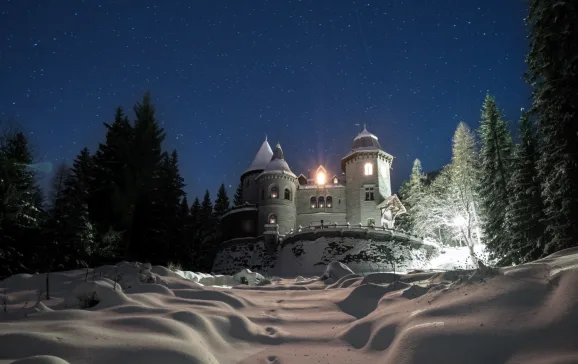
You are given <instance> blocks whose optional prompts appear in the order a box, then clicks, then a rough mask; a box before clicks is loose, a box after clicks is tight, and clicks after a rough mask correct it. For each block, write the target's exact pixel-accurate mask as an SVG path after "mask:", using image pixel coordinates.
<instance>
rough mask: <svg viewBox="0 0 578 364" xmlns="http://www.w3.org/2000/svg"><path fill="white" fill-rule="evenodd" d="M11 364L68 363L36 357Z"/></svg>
mask: <svg viewBox="0 0 578 364" xmlns="http://www.w3.org/2000/svg"><path fill="white" fill-rule="evenodd" d="M12 364H70V363H68V362H67V361H66V360H63V359H60V358H58V357H56V356H51V355H36V356H31V357H28V358H24V359H19V360H16V361H13V362H12Z"/></svg>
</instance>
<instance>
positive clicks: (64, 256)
mask: <svg viewBox="0 0 578 364" xmlns="http://www.w3.org/2000/svg"><path fill="white" fill-rule="evenodd" d="M93 162H94V160H93V158H92V156H91V155H90V152H89V151H88V149H87V148H84V149H82V150H81V151H80V153H79V155H78V156H77V157H76V159H75V160H74V163H73V165H72V168H71V169H70V170H69V171H68V173H66V178H65V180H64V183H62V181H61V176H59V175H57V176H55V179H54V181H53V191H52V194H53V196H55V199H54V203H53V205H52V209H51V211H50V212H49V219H48V221H47V226H46V228H45V230H46V232H45V234H46V236H47V240H48V241H47V243H48V248H49V250H50V252H48V254H50V253H52V259H50V264H49V268H48V270H49V271H50V270H52V269H53V268H60V269H72V268H78V267H84V266H86V265H87V264H88V263H87V262H88V261H89V257H90V256H92V254H93V250H94V249H95V248H94V246H95V239H96V236H95V231H94V229H93V226H92V224H91V222H90V217H89V210H88V198H89V184H90V181H91V178H92V174H93V173H94V163H93ZM61 173H65V172H64V171H62V172H61Z"/></svg>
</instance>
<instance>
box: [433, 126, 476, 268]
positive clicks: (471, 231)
mask: <svg viewBox="0 0 578 364" xmlns="http://www.w3.org/2000/svg"><path fill="white" fill-rule="evenodd" d="M447 172H448V173H449V176H448V178H449V181H448V184H449V185H448V186H447V188H446V190H445V195H446V196H445V205H446V211H448V212H450V214H451V215H449V216H448V219H447V221H446V224H447V225H449V227H451V229H452V230H453V231H454V234H455V235H454V236H455V237H457V238H458V239H459V240H461V241H464V242H465V243H466V245H467V246H468V248H469V250H470V256H471V259H472V262H473V263H474V264H476V265H477V258H476V257H475V253H474V245H476V244H479V243H480V236H481V233H480V221H481V220H482V219H481V218H480V212H479V204H480V201H479V200H480V199H479V195H478V193H477V191H478V183H479V160H478V157H477V151H476V140H475V136H474V134H473V133H472V131H471V130H470V128H469V127H468V126H467V125H466V124H465V123H459V124H458V127H457V129H456V132H455V134H454V138H453V148H452V163H451V164H450V166H449V169H448V171H447ZM438 178H440V177H439V176H438ZM436 179H437V178H436ZM425 213H428V212H427V210H426V211H425ZM447 225H446V226H447Z"/></svg>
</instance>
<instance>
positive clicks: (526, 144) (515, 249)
mask: <svg viewBox="0 0 578 364" xmlns="http://www.w3.org/2000/svg"><path fill="white" fill-rule="evenodd" d="M537 159H538V156H537V154H536V140H535V137H534V130H533V127H532V122H531V120H530V118H529V117H528V114H527V113H524V114H523V115H522V118H521V120H520V144H519V145H517V146H516V148H515V152H514V159H513V164H512V177H511V178H510V181H509V190H510V192H511V195H510V197H509V203H508V206H507V209H506V223H507V225H506V227H507V232H508V239H509V240H510V244H509V249H508V251H507V252H506V254H505V255H504V256H503V257H502V261H503V262H502V263H503V264H511V263H514V264H520V263H525V262H528V261H532V260H536V259H538V258H540V256H541V255H542V253H543V249H544V244H545V241H544V240H545V226H544V223H545V221H544V203H543V200H542V195H541V191H540V181H539V180H538V178H537V175H538V171H537V169H536V163H537Z"/></svg>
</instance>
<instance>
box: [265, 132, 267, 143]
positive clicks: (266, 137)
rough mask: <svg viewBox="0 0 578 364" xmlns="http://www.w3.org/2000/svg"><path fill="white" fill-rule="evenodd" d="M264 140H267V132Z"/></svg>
mask: <svg viewBox="0 0 578 364" xmlns="http://www.w3.org/2000/svg"><path fill="white" fill-rule="evenodd" d="M265 141H267V133H265Z"/></svg>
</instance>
